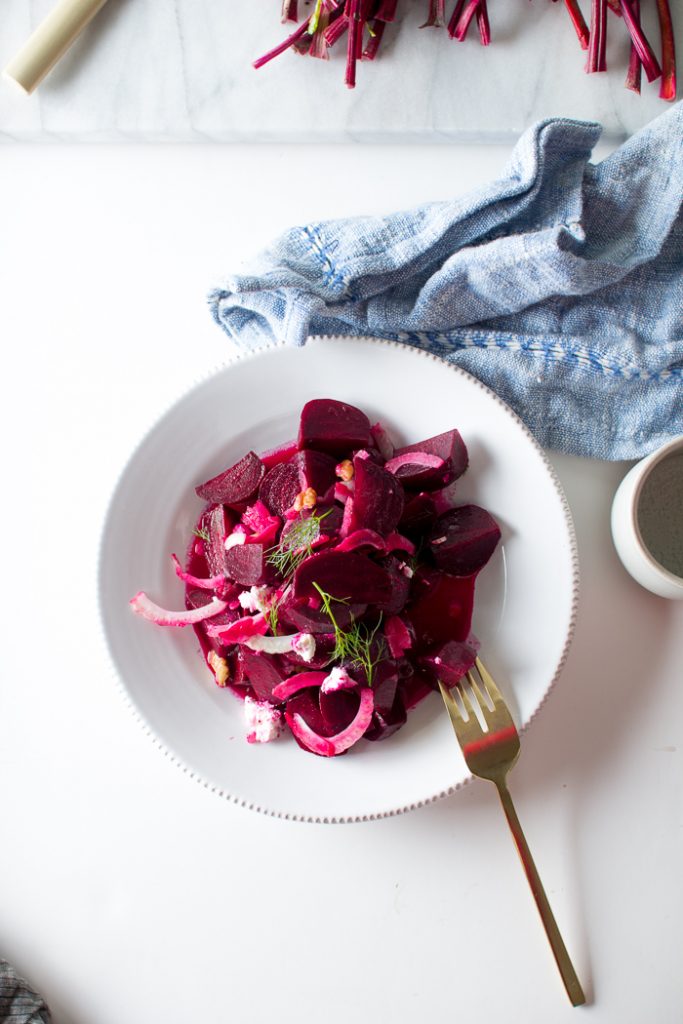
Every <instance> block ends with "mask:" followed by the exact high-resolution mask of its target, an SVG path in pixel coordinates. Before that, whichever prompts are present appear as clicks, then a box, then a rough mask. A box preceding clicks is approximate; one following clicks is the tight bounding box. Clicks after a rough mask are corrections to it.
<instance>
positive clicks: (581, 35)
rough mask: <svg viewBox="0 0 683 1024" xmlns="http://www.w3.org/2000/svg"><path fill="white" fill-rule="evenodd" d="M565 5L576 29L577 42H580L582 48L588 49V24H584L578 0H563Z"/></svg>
mask: <svg viewBox="0 0 683 1024" xmlns="http://www.w3.org/2000/svg"><path fill="white" fill-rule="evenodd" d="M564 2H565V6H566V8H567V10H568V12H569V17H570V18H571V19H572V24H573V26H574V29H575V30H576V35H577V36H578V39H579V43H580V44H581V49H582V50H587V49H588V37H589V32H588V25H587V24H586V21H585V18H584V16H583V14H582V13H581V8H580V7H579V4H578V0H564Z"/></svg>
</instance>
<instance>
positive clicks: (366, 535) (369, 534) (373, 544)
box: [334, 521, 386, 551]
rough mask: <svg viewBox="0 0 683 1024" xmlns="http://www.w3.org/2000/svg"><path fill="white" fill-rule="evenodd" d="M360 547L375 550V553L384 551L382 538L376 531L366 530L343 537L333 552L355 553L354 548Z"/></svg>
mask: <svg viewBox="0 0 683 1024" xmlns="http://www.w3.org/2000/svg"><path fill="white" fill-rule="evenodd" d="M342 522H343V521H342ZM362 547H370V548H376V550H377V551H386V544H385V542H384V537H382V536H380V534H379V533H377V531H376V530H368V529H366V528H363V529H360V530H354V531H353V533H350V534H349V535H348V536H347V537H344V540H343V541H342V542H341V543H340V544H337V545H336V547H335V549H334V550H335V551H355V550H356V548H362Z"/></svg>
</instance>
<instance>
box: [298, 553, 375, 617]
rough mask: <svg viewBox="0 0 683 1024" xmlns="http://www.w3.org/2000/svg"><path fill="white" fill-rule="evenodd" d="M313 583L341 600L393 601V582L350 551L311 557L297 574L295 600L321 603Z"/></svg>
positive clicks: (365, 559) (364, 558) (372, 565)
mask: <svg viewBox="0 0 683 1024" xmlns="http://www.w3.org/2000/svg"><path fill="white" fill-rule="evenodd" d="M314 583H315V584H317V585H318V587H320V589H321V590H324V591H325V592H326V593H327V594H330V595H331V596H332V597H335V598H337V599H338V600H342V601H343V600H349V601H356V602H359V603H364V604H382V603H384V602H387V601H389V600H390V598H391V579H390V577H389V574H388V573H387V572H386V570H385V569H383V568H382V567H381V566H380V565H377V564H376V563H375V562H371V561H370V559H369V558H367V557H366V556H365V555H359V554H356V553H355V552H347V551H321V552H320V554H316V555H311V556H310V558H307V559H306V561H305V562H303V563H302V564H301V565H300V566H299V568H298V569H297V570H296V572H295V573H294V597H295V598H312V599H313V600H316V601H319V600H320V594H319V592H318V590H317V589H316V587H315V586H314Z"/></svg>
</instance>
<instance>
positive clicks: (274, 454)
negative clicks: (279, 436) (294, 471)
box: [259, 441, 297, 469]
mask: <svg viewBox="0 0 683 1024" xmlns="http://www.w3.org/2000/svg"><path fill="white" fill-rule="evenodd" d="M296 450H297V444H296V441H286V442H285V443H284V444H279V445H278V446H277V448H269V449H268V450H267V451H265V452H261V455H260V456H259V458H260V459H261V462H262V463H263V465H264V466H265V467H266V469H272V468H273V466H279V465H281V463H283V462H289V460H290V459H291V457H292V455H294V453H295V452H296Z"/></svg>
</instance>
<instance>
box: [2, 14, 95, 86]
mask: <svg viewBox="0 0 683 1024" xmlns="http://www.w3.org/2000/svg"><path fill="white" fill-rule="evenodd" d="M106 2H107V0H59V3H58V4H57V6H56V7H55V8H54V10H53V11H51V12H50V14H48V16H47V18H45V20H44V21H41V23H40V25H39V26H38V28H37V29H36V30H35V32H34V33H33V35H32V36H31V37H30V39H29V40H28V41H27V42H26V43H25V44H24V46H22V48H21V50H20V51H19V53H18V54H17V55H16V57H14V58H13V59H12V60H11V61H10V62H9V64H8V65H7V67H6V68H5V70H4V72H3V73H4V76H5V78H11V79H12V80H13V81H14V82H16V83H17V85H19V86H20V87H21V88H22V89H23V90H24V91H25V92H27V93H32V92H33V90H34V89H35V88H36V86H37V85H38V84H39V83H40V82H42V80H43V79H44V78H45V75H46V74H47V73H48V71H51V70H52V68H53V67H54V66H55V64H56V63H57V61H58V60H59V59H60V57H62V56H63V55H64V54H65V53H66V51H67V50H68V49H69V47H70V46H71V44H72V43H73V41H74V39H76V37H77V36H78V35H80V33H81V32H82V31H83V29H84V28H85V26H86V25H87V24H88V22H89V21H90V19H91V18H94V17H95V15H96V14H97V12H98V11H99V10H100V8H101V7H104V5H105V3H106Z"/></svg>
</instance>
